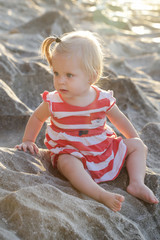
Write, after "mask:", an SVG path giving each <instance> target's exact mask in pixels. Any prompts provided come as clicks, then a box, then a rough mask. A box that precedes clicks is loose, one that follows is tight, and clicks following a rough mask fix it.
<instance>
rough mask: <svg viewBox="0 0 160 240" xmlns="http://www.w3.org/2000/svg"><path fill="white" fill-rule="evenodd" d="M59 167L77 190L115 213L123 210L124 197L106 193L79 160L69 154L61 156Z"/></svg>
mask: <svg viewBox="0 0 160 240" xmlns="http://www.w3.org/2000/svg"><path fill="white" fill-rule="evenodd" d="M57 167H58V170H59V171H60V172H61V173H62V174H63V175H64V176H65V177H66V178H67V179H68V180H69V181H70V183H71V184H72V185H73V186H74V187H75V188H76V189H77V190H79V191H80V192H82V193H84V194H86V195H88V196H89V197H91V198H93V199H95V200H97V201H99V202H101V203H103V204H104V205H106V206H107V207H109V208H110V209H111V210H113V211H114V212H117V211H120V210H121V206H122V202H123V201H124V197H123V196H122V195H119V194H115V193H111V192H108V191H105V190H104V189H103V188H101V187H100V186H99V185H98V184H97V183H95V182H94V180H93V179H92V178H91V177H90V175H89V174H88V173H87V172H86V170H85V169H84V167H83V164H82V162H81V161H80V160H79V159H77V158H75V157H74V156H71V155H68V154H63V155H60V156H59V158H58V162H57Z"/></svg>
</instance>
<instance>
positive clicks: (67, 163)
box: [57, 154, 72, 174]
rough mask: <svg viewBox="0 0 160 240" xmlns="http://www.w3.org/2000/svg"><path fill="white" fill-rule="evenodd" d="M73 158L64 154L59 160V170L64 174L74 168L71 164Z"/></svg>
mask: <svg viewBox="0 0 160 240" xmlns="http://www.w3.org/2000/svg"><path fill="white" fill-rule="evenodd" d="M71 162H72V161H71V156H70V155H69V154H62V155H60V156H59V157H58V160H57V168H58V170H59V171H60V172H61V173H62V174H64V173H65V172H68V171H70V170H71V168H72V163H71Z"/></svg>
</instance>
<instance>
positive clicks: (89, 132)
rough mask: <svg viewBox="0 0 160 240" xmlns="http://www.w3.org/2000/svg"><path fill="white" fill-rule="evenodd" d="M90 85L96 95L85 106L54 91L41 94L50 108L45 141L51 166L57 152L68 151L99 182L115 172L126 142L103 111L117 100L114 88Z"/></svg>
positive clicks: (113, 176) (122, 159)
mask: <svg viewBox="0 0 160 240" xmlns="http://www.w3.org/2000/svg"><path fill="white" fill-rule="evenodd" d="M92 87H93V88H94V89H95V91H96V93H97V95H96V99H95V100H94V102H92V103H91V104H89V105H88V106H86V107H79V106H73V105H70V104H68V103H66V102H65V101H63V99H62V97H61V95H60V94H59V93H58V92H57V91H54V92H47V91H45V92H44V93H43V94H42V98H43V100H44V101H45V102H48V103H49V109H50V112H51V119H50V124H49V125H48V126H47V130H46V137H45V144H46V146H47V148H48V149H49V150H50V152H51V157H52V164H53V166H56V161H57V158H58V156H59V155H60V154H71V155H73V156H75V157H77V158H79V159H81V161H82V163H83V165H84V168H85V169H86V170H87V172H88V173H89V174H90V175H91V177H92V178H93V179H94V181H95V182H97V183H100V182H106V181H110V180H113V179H115V178H116V177H117V176H118V174H119V172H120V170H121V168H122V166H123V163H124V159H125V155H126V145H125V144H124V143H123V140H122V138H121V137H117V136H116V134H115V133H114V132H113V130H112V129H111V128H110V127H109V126H108V125H107V124H106V112H107V111H108V110H110V109H111V108H112V106H113V105H114V104H115V101H116V100H115V98H114V97H113V92H112V91H104V90H102V89H100V88H98V87H96V86H92Z"/></svg>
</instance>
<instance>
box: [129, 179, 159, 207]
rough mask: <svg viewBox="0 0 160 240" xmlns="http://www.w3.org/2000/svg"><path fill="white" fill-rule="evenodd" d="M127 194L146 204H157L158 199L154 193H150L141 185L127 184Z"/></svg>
mask: <svg viewBox="0 0 160 240" xmlns="http://www.w3.org/2000/svg"><path fill="white" fill-rule="evenodd" d="M127 192H128V193H130V194H131V195H133V196H134V197H137V198H139V199H141V200H143V201H145V202H147V203H151V204H156V203H159V201H158V199H157V198H156V196H155V195H154V193H153V192H152V191H151V189H150V188H148V187H147V186H146V185H145V184H143V183H142V184H140V183H132V184H129V185H128V187H127Z"/></svg>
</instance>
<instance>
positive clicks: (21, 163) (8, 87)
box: [0, 0, 160, 240]
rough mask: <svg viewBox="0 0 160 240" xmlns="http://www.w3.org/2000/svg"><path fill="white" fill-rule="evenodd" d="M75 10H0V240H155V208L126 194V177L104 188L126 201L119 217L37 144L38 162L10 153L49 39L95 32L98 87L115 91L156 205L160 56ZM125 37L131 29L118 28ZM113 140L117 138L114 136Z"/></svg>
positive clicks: (158, 211)
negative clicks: (102, 59)
mask: <svg viewBox="0 0 160 240" xmlns="http://www.w3.org/2000/svg"><path fill="white" fill-rule="evenodd" d="M87 11H88V10H87V8H86V5H80V3H78V1H73V2H72V1H70V0H67V1H49V0H48V1H44V0H39V1H36V0H32V1H27V0H24V1H20V0H13V1H9V0H2V1H0V12H1V14H0V183H1V184H0V239H1V240H19V239H21V240H22V239H23V240H31V239H33V240H38V239H39V240H63V239H64V240H67V239H68V240H72V239H73V240H92V239H93V240H97V239H101V240H111V239H113V240H117V239H120V240H121V239H123V240H128V239H130V240H132V239H133V240H140V239H141V240H142V239H143V240H158V239H160V227H159V226H160V205H159V204H158V205H150V204H147V203H144V202H143V201H141V200H138V199H136V198H134V197H132V196H131V195H129V194H128V193H127V192H126V186H127V184H128V175H127V172H126V169H125V167H124V168H123V170H122V172H121V173H120V175H119V177H118V178H117V179H116V180H114V181H113V182H108V183H103V184H101V186H102V187H103V188H104V189H106V190H110V191H113V192H117V193H120V194H122V195H124V196H125V202H124V204H123V206H122V209H121V211H120V212H117V213H114V212H112V211H111V210H110V209H108V208H107V207H105V206H104V205H102V204H100V203H98V202H96V201H95V200H93V199H91V198H89V197H87V196H85V195H83V194H81V193H80V192H78V191H77V190H75V189H74V188H73V187H72V186H71V184H70V183H69V182H68V181H67V180H66V179H65V178H64V177H63V176H62V175H61V174H60V173H58V171H57V170H56V169H53V168H52V166H51V163H50V161H49V160H50V159H49V155H48V152H47V151H46V150H45V146H44V144H43V139H44V133H45V127H46V124H45V125H44V127H43V129H42V131H41V133H40V135H39V136H38V139H37V145H38V146H39V147H40V153H39V154H38V155H37V156H33V155H31V154H29V153H28V152H27V153H24V152H20V151H18V150H16V149H14V146H15V145H16V144H17V143H20V142H21V138H22V136H23V131H24V128H25V125H26V122H27V120H28V118H29V116H30V115H31V114H32V112H33V110H34V109H35V108H36V107H37V106H38V104H39V103H40V102H41V97H40V94H41V93H42V92H43V91H44V90H50V91H51V90H53V84H52V73H51V71H50V69H49V68H48V67H47V64H46V62H45V61H44V60H42V59H41V57H40V51H39V49H40V44H41V42H42V40H43V39H44V38H45V37H47V36H48V35H51V34H57V35H61V34H62V33H64V32H68V31H71V30H74V29H84V30H86V29H87V30H91V31H96V32H98V33H99V34H100V35H101V36H102V38H103V41H104V43H105V53H106V64H105V75H106V76H108V77H107V78H106V77H104V78H102V79H101V80H100V81H99V82H98V83H97V85H98V86H100V87H102V88H103V89H113V90H114V94H115V97H116V99H117V104H118V105H119V107H120V109H121V110H122V111H123V112H124V113H125V114H126V115H127V117H128V118H129V119H130V120H131V121H132V123H133V124H134V125H135V127H136V129H137V130H138V131H139V133H140V136H141V138H142V139H143V141H144V142H145V144H146V145H147V146H148V148H149V153H148V158H147V169H146V178H145V182H146V184H147V186H149V187H150V188H151V189H152V190H153V192H154V193H155V195H156V196H157V198H159V199H160V189H159V183H160V152H159V149H160V141H159V136H160V112H159V110H160V77H159V76H160V46H159V44H158V43H156V42H153V41H149V40H148V39H152V38H153V37H155V36H158V33H157V32H154V33H152V35H151V34H150V35H146V36H143V38H140V36H136V35H134V34H131V32H129V31H128V30H127V29H123V30H122V29H121V30H120V29H117V28H115V26H113V24H111V25H106V23H104V22H105V21H103V23H102V22H100V21H97V22H94V16H95V13H96V11H95V12H94V11H89V12H87ZM124 27H125V28H128V26H126V25H125V26H124ZM117 133H118V132H117Z"/></svg>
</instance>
